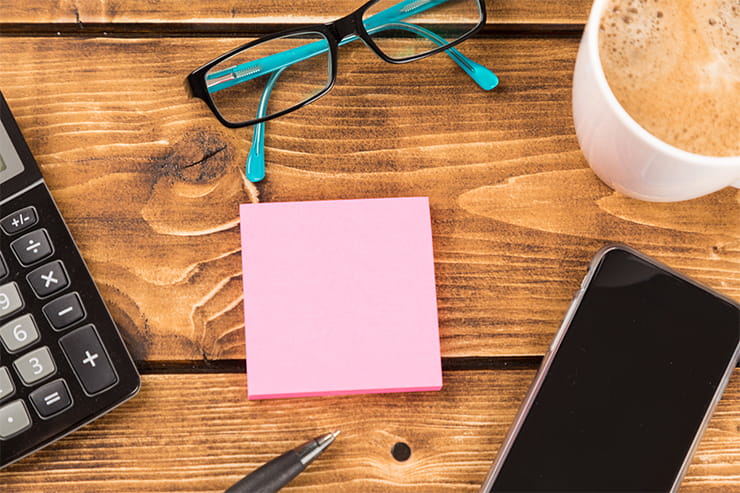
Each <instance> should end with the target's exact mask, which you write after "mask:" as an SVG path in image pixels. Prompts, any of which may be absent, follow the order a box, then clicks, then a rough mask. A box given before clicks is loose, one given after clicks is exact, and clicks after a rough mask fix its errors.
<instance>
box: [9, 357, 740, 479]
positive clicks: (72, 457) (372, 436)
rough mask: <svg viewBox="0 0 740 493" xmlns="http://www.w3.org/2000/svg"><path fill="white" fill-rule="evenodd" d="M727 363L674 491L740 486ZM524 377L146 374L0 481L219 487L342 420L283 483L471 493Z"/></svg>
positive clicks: (736, 393)
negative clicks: (332, 391) (316, 379)
mask: <svg viewBox="0 0 740 493" xmlns="http://www.w3.org/2000/svg"><path fill="white" fill-rule="evenodd" d="M736 373H737V374H736V375H734V378H733V379H732V380H731V383H730V386H729V387H728V390H727V391H726V393H725V396H724V399H723V400H722V401H721V402H720V404H719V407H718V408H717V410H716V413H715V415H714V417H713V418H712V421H711V423H710V424H709V427H708V430H707V432H706V433H705V435H704V438H703V440H702V442H701V444H700V446H699V449H698V451H697V453H696V455H695V457H694V460H693V463H692V465H691V467H690V469H689V472H688V475H687V477H686V478H685V480H684V482H683V488H682V490H681V491H682V492H686V493H688V492H703V493H707V492H727V491H737V490H739V489H740V466H739V465H738V464H740V433H738V429H737V422H738V420H739V419H740V371H738V372H736ZM533 376H534V372H533V371H530V370H527V371H522V370H504V371H495V372H448V373H446V374H445V387H444V389H443V390H442V391H441V392H425V393H402V394H385V395H380V394H376V395H365V396H345V397H331V398H310V399H287V400H285V399H284V400H274V401H253V402H248V401H247V400H246V397H245V385H244V376H243V375H237V374H230V375H223V374H221V375H218V374H216V375H213V374H211V375H147V376H145V377H144V384H143V387H142V392H141V394H140V395H139V396H137V397H136V398H135V399H133V400H132V401H130V402H129V403H127V404H125V405H124V406H123V407H121V408H119V409H118V410H116V411H114V412H113V413H111V414H109V415H107V416H106V417H104V418H102V419H101V420H99V421H97V422H95V423H93V424H91V425H89V426H87V427H85V428H83V429H82V430H80V431H78V432H77V433H74V434H72V435H70V436H69V437H67V438H66V439H63V440H62V441H60V442H57V443H56V444H54V445H52V446H51V447H49V448H47V449H44V450H43V451H41V452H39V453H37V454H34V455H32V456H30V457H27V458H26V459H23V460H22V461H20V462H18V463H16V464H14V465H12V466H10V467H8V468H7V469H5V470H3V471H2V472H0V491H60V490H62V489H63V490H64V491H65V492H68V493H74V492H77V491H79V492H83V491H85V492H86V491H95V492H105V491H111V492H114V491H115V492H123V491H125V492H138V491H141V492H147V493H155V492H159V491H162V492H164V491H168V492H172V491H202V492H206V491H213V492H217V491H223V490H224V489H225V488H226V487H228V486H229V485H230V484H231V483H233V482H235V481H236V480H237V479H238V478H239V477H240V475H241V474H244V473H246V472H248V471H250V470H252V469H254V468H256V467H257V466H259V465H260V464H261V463H263V462H265V461H267V460H269V459H270V458H272V457H273V456H276V455H279V454H280V453H282V452H283V451H284V450H286V449H288V448H291V447H292V446H295V445H297V444H298V443H300V442H301V441H302V440H303V439H308V438H310V437H313V436H315V435H318V434H320V433H322V432H325V431H327V430H333V429H340V430H342V434H341V435H340V437H339V438H338V440H337V442H336V443H335V444H334V445H333V446H332V447H331V448H330V449H329V450H328V451H327V452H326V454H325V455H324V456H322V458H321V459H320V460H319V461H317V462H316V463H314V464H313V465H312V466H311V467H310V468H309V469H307V470H306V472H305V473H303V474H302V475H301V476H299V477H298V478H297V479H296V480H295V482H294V484H293V485H291V486H290V487H289V488H287V489H286V490H285V491H286V492H290V491H294V492H299V491H311V492H315V493H320V492H327V493H328V492H336V491H342V492H348V493H352V492H363V493H373V492H378V493H380V492H382V493H392V492H399V493H401V492H409V493H411V492H418V493H422V492H423V493H445V492H449V493H453V492H454V493H459V492H461V491H467V492H477V491H478V487H479V486H480V483H481V482H482V480H483V478H484V477H485V475H486V472H487V470H488V467H489V465H490V463H491V461H492V459H493V457H494V456H495V454H496V451H497V449H498V447H499V446H500V444H501V442H502V441H503V438H504V435H505V433H506V432H507V430H508V428H509V426H510V424H511V421H512V420H513V417H514V415H515V413H516V410H517V409H518V407H519V404H520V402H521V400H522V399H523V397H524V394H525V392H526V389H527V388H528V386H529V384H530V382H531V380H532V378H533ZM216 396H217V397H216ZM398 442H403V443H406V444H408V445H409V447H410V448H411V457H410V458H409V459H408V460H407V461H405V462H399V461H397V460H395V459H394V458H393V457H392V455H391V449H392V447H393V445H394V444H396V443H398Z"/></svg>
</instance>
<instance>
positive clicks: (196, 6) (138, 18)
mask: <svg viewBox="0 0 740 493" xmlns="http://www.w3.org/2000/svg"><path fill="white" fill-rule="evenodd" d="M363 3H364V2H363V1H362V0H340V1H333V2H325V1H320V0H296V1H292V2H290V7H288V6H287V4H285V3H282V2H273V1H269V0H250V1H241V0H226V1H219V2H213V1H209V0H195V1H191V2H188V5H187V8H183V3H182V2H181V1H180V0H158V1H156V2H152V1H151V0H107V1H103V0H59V1H56V2H49V1H46V0H28V1H25V2H18V1H16V0H0V12H2V23H4V24H6V25H10V24H27V25H28V26H26V28H27V29H32V25H33V24H44V23H45V24H70V25H75V26H77V28H78V29H79V30H84V29H85V26H86V25H87V24H111V25H115V24H130V25H136V24H139V25H141V24H150V25H151V24H154V25H155V26H151V27H150V29H152V30H153V31H155V30H157V29H161V30H164V29H167V26H166V24H173V23H177V24H186V25H188V26H190V29H191V30H205V28H206V27H207V28H208V29H209V30H211V31H213V30H219V29H223V28H224V26H227V27H229V28H233V27H234V26H239V27H241V28H246V29H250V28H255V27H256V26H258V25H260V24H269V25H276V26H277V25H281V24H308V23H322V22H328V21H332V20H334V19H338V18H339V17H342V16H344V15H347V14H348V13H350V12H352V11H353V10H355V9H357V8H358V7H359V6H360V5H362V4H363ZM590 7H591V2H590V1H588V0H566V1H560V2H538V1H536V0H493V1H491V0H489V1H488V2H487V10H488V12H487V13H488V19H489V24H505V25H506V24H509V25H510V24H544V25H575V26H582V25H583V23H584V22H585V20H586V17H587V15H588V11H589V9H590ZM157 25H158V26H157ZM112 27H115V26H112ZM139 29H140V28H139Z"/></svg>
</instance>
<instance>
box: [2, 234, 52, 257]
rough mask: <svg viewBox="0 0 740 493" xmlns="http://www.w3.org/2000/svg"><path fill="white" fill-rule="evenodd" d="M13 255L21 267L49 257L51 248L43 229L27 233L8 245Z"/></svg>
mask: <svg viewBox="0 0 740 493" xmlns="http://www.w3.org/2000/svg"><path fill="white" fill-rule="evenodd" d="M10 248H12V249H13V253H15V256H16V257H17V258H18V261H19V262H20V263H21V264H23V265H26V266H27V265H31V264H35V263H36V262H38V261H39V260H41V259H44V258H46V257H48V256H49V255H51V253H52V251H53V248H52V246H51V240H49V235H48V234H47V233H46V230H45V229H37V230H36V231H31V232H30V233H27V234H25V235H23V236H21V237H20V238H18V239H17V240H15V241H14V242H13V243H11V244H10Z"/></svg>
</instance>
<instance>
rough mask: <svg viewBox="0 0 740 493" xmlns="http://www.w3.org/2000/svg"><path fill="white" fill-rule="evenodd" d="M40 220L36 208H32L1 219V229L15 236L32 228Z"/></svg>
mask: <svg viewBox="0 0 740 493" xmlns="http://www.w3.org/2000/svg"><path fill="white" fill-rule="evenodd" d="M38 220H39V217H38V215H37V214H36V208H35V207H33V206H31V207H26V208H24V209H21V210H19V211H15V212H14V213H12V214H9V215H7V216H5V217H4V218H2V219H0V227H2V228H3V231H5V233H6V234H9V235H14V234H16V233H20V232H21V231H23V230H24V229H28V228H30V227H31V226H33V225H34V224H36V223H37V222H38Z"/></svg>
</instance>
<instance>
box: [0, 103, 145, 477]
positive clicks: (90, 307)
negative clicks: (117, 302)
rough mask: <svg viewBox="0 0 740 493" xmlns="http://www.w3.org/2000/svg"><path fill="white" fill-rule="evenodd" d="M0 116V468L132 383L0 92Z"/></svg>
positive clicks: (124, 396) (99, 411) (128, 393)
mask: <svg viewBox="0 0 740 493" xmlns="http://www.w3.org/2000/svg"><path fill="white" fill-rule="evenodd" d="M0 117H1V119H2V127H0V230H1V231H0V468H2V467H4V466H6V465H8V464H10V463H12V462H15V461H16V460H18V459H20V458H22V457H24V456H25V455H28V454H30V453H32V452H34V451H36V450H38V449H39V448H41V447H44V446H46V445H48V444H50V443H52V442H54V441H56V440H58V439H59V438H61V437H63V436H65V435H67V434H68V433H70V432H72V431H74V430H76V429H77V428H79V427H80V426H82V425H84V424H86V423H88V422H90V421H92V420H94V419H95V418H97V417H99V416H101V415H103V414H105V413H106V412H108V411H110V410H111V409H112V408H114V407H116V406H117V405H119V404H121V403H122V402H124V401H126V400H128V399H129V398H131V397H133V396H134V395H135V394H136V393H137V392H138V390H139V386H140V379H139V374H138V372H137V371H136V367H135V366H134V363H133V361H132V360H131V356H130V355H129V353H128V351H127V350H126V347H125V345H124V343H123V340H122V339H121V336H120V334H119V333H118V329H117V328H116V326H115V324H114V322H113V319H112V318H111V316H110V314H109V313H108V309H107V308H106V307H105V304H104V302H103V299H102V298H101V297H100V293H99V292H98V289H97V288H96V286H95V283H94V282H93V280H92V277H90V273H89V272H88V270H87V267H86V266H85V262H84V261H83V260H82V257H81V256H80V252H79V251H78V250H77V247H76V246H75V243H74V240H73V239H72V236H71V235H70V233H69V230H68V229H67V226H66V224H65V223H64V219H62V216H61V214H60V213H59V210H58V209H57V207H56V204H55V203H54V200H53V199H52V197H51V194H50V193H49V189H48V188H47V186H46V183H45V182H44V179H43V177H42V176H41V172H40V171H39V169H38V166H37V164H36V161H35V160H34V159H33V156H32V155H31V152H30V150H29V149H28V146H27V145H26V142H25V140H24V139H23V136H22V135H21V133H20V130H19V129H18V125H17V124H16V122H15V119H14V118H13V115H12V114H11V113H10V109H9V108H8V105H7V103H6V101H5V98H4V97H3V96H2V94H0ZM0 483H2V479H0Z"/></svg>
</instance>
